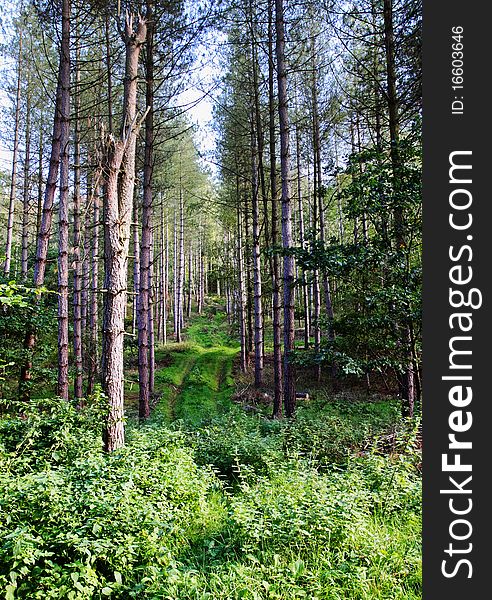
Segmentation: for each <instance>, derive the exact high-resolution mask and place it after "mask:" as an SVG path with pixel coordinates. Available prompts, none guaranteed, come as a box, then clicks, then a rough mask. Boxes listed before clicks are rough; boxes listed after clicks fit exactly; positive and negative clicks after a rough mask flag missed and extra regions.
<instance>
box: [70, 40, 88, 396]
mask: <svg viewBox="0 0 492 600" xmlns="http://www.w3.org/2000/svg"><path fill="white" fill-rule="evenodd" d="M76 44H77V45H76V73H75V93H76V98H75V115H74V117H75V130H74V144H73V146H74V194H73V253H74V257H73V258H74V263H75V264H74V266H75V268H74V274H73V354H74V361H75V381H74V397H75V400H76V401H78V402H80V399H81V398H82V396H83V361H82V260H81V251H80V250H81V248H80V246H81V242H82V235H81V230H82V224H81V204H82V199H81V195H80V66H79V61H80V39H79V34H78V31H77V40H76ZM87 259H88V257H86V261H87Z"/></svg>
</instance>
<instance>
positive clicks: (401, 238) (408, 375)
mask: <svg viewBox="0 0 492 600" xmlns="http://www.w3.org/2000/svg"><path fill="white" fill-rule="evenodd" d="M383 14H384V43H385V50H386V75H387V86H388V89H387V98H388V113H389V130H390V143H391V150H390V152H391V166H392V175H393V194H394V200H395V202H394V206H395V208H394V210H393V220H394V236H395V243H396V249H397V251H401V252H404V251H406V247H407V242H406V239H405V220H404V214H403V206H402V203H401V200H400V194H399V187H400V171H401V156H400V147H399V146H400V132H399V114H398V96H397V91H396V63H395V39H394V28H393V0H384V2H383ZM400 329H401V335H400V344H401V347H402V352H403V355H404V360H403V362H404V365H403V368H404V372H403V378H402V382H401V386H400V387H401V396H402V412H403V414H404V415H405V416H409V417H413V414H414V406H415V378H414V370H413V356H412V333H411V326H410V323H408V322H406V323H403V324H402V325H401V327H400Z"/></svg>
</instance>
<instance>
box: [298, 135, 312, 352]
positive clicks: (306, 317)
mask: <svg viewBox="0 0 492 600" xmlns="http://www.w3.org/2000/svg"><path fill="white" fill-rule="evenodd" d="M299 138H300V136H299V127H298V126H297V125H296V171H297V204H298V211H299V243H300V245H301V247H302V248H305V244H306V239H305V231H304V207H303V203H302V186H301V149H300V139H299ZM301 284H302V308H303V313H304V349H305V350H307V349H308V348H309V338H310V335H311V323H310V319H309V298H308V284H307V281H306V273H305V272H304V270H302V271H301Z"/></svg>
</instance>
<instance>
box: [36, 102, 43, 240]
mask: <svg viewBox="0 0 492 600" xmlns="http://www.w3.org/2000/svg"><path fill="white" fill-rule="evenodd" d="M43 117H44V115H43V111H42V110H41V114H40V115H39V121H40V123H39V133H38V135H39V139H38V178H37V179H38V199H37V210H36V213H37V214H36V239H37V238H38V235H39V230H40V228H41V215H42V213H43V185H44V180H43V153H44V138H43V127H44V118H43Z"/></svg>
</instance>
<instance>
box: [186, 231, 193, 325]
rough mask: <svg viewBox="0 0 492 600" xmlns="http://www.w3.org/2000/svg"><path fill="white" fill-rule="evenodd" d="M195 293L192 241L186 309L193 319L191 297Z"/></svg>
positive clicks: (189, 256) (189, 254)
mask: <svg viewBox="0 0 492 600" xmlns="http://www.w3.org/2000/svg"><path fill="white" fill-rule="evenodd" d="M192 292H193V244H192V240H191V239H190V243H189V248H188V301H187V307H186V316H187V317H188V319H189V318H190V317H191V295H192Z"/></svg>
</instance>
